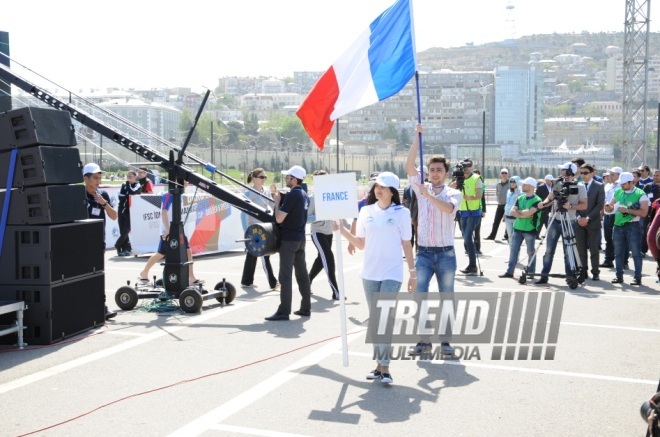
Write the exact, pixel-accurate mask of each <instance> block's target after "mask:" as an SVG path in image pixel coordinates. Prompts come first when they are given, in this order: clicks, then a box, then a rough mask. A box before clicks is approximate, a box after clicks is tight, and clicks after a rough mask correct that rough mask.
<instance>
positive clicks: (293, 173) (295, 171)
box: [286, 165, 307, 179]
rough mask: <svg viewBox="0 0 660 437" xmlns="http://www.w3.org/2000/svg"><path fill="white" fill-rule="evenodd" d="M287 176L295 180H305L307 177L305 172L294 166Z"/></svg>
mask: <svg viewBox="0 0 660 437" xmlns="http://www.w3.org/2000/svg"><path fill="white" fill-rule="evenodd" d="M286 174H287V175H289V176H293V177H294V178H296V179H305V176H307V171H305V169H304V168H302V167H301V166H299V165H294V166H293V167H291V168H290V169H289V171H287V172H286Z"/></svg>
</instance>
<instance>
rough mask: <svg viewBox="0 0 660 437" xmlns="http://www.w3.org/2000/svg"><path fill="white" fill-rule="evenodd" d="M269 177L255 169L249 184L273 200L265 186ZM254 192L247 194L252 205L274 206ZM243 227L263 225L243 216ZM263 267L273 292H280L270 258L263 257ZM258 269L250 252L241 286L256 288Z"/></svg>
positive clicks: (245, 263) (251, 173)
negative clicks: (255, 273)
mask: <svg viewBox="0 0 660 437" xmlns="http://www.w3.org/2000/svg"><path fill="white" fill-rule="evenodd" d="M267 178H268V176H266V171H265V170H264V169H263V168H255V169H254V170H252V171H251V172H250V174H249V175H248V178H247V182H248V184H249V183H250V182H252V187H253V188H254V191H256V192H257V193H261V194H263V195H264V196H266V197H268V198H272V197H271V195H270V190H269V189H267V188H265V187H264V185H265V183H266V179H267ZM254 191H252V190H247V191H246V192H245V197H247V198H248V199H250V200H251V201H252V203H254V204H255V205H259V206H261V207H262V208H270V207H272V205H271V204H270V203H271V202H268V200H266V199H264V198H263V197H262V196H260V195H258V194H257V193H255V192H254ZM242 218H243V226H244V229H247V228H248V226H250V225H253V224H255V223H261V222H260V221H259V220H257V219H256V218H254V217H252V216H248V215H247V214H243V217H242ZM259 258H261V265H262V267H263V268H264V272H265V273H266V277H267V278H268V286H269V287H270V288H271V290H275V291H278V290H279V289H280V284H279V283H278V282H277V278H275V275H274V274H273V267H272V266H271V265H270V257H268V256H261V257H259ZM256 267H257V257H256V256H254V255H251V254H250V252H247V253H246V254H245V262H244V263H243V276H242V277H241V285H242V286H243V287H246V288H254V287H256V285H254V270H255V269H256Z"/></svg>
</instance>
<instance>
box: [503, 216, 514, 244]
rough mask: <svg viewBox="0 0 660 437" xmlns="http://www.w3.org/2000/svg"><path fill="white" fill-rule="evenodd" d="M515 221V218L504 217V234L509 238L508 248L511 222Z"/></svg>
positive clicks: (511, 228)
mask: <svg viewBox="0 0 660 437" xmlns="http://www.w3.org/2000/svg"><path fill="white" fill-rule="evenodd" d="M515 221H516V218H515V217H511V218H509V217H505V218H504V224H505V225H506V234H507V235H508V236H509V246H511V236H512V235H513V222H515Z"/></svg>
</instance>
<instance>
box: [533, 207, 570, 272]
mask: <svg viewBox="0 0 660 437" xmlns="http://www.w3.org/2000/svg"><path fill="white" fill-rule="evenodd" d="M569 223H570V225H569V226H573V234H574V235H575V225H576V223H575V220H570V221H569ZM559 237H561V242H562V246H563V249H564V271H565V272H566V274H568V273H569V272H570V270H571V267H570V265H569V263H568V256H567V254H566V253H567V252H568V250H567V249H566V242H565V241H564V237H563V236H562V235H561V222H560V221H559V217H558V216H557V217H556V218H555V220H553V222H552V226H550V227H549V228H548V231H547V234H546V237H545V241H546V242H547V246H546V249H545V255H543V270H541V276H548V275H549V274H550V270H551V269H552V259H553V258H554V256H555V250H556V249H557V243H558V242H559Z"/></svg>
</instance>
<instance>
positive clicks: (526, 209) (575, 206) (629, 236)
mask: <svg viewBox="0 0 660 437" xmlns="http://www.w3.org/2000/svg"><path fill="white" fill-rule="evenodd" d="M501 179H502V181H501V182H500V183H499V184H498V186H497V188H498V189H497V191H496V196H497V202H498V211H499V206H500V204H501V203H502V202H503V205H504V206H503V210H504V212H503V218H502V219H501V221H503V222H504V223H505V224H506V226H505V227H506V231H505V235H504V240H508V242H509V246H510V259H509V264H508V267H507V269H506V271H505V272H504V273H503V274H501V275H500V277H503V278H513V277H514V268H515V266H516V265H517V263H518V262H519V261H523V260H520V259H519V258H518V254H519V251H520V246H521V244H522V241H523V240H525V242H526V245H527V257H526V258H525V260H524V261H526V262H525V264H526V266H527V268H526V273H527V275H528V276H529V277H532V278H534V276H536V268H535V267H536V266H535V258H536V257H535V249H534V247H535V241H534V240H540V239H541V236H542V235H543V239H544V240H545V241H544V242H545V253H544V255H543V267H542V269H541V271H540V272H539V274H538V278H537V280H536V282H535V284H547V283H548V278H549V275H550V271H551V268H552V261H553V259H554V255H555V250H556V248H557V243H558V242H559V238H560V237H561V239H562V246H563V248H564V264H565V265H564V270H565V273H566V274H572V275H577V276H578V280H579V282H580V283H582V282H584V280H586V279H590V280H592V281H599V280H600V272H601V269H602V268H609V269H614V271H615V277H614V279H613V280H612V283H614V284H621V283H623V282H624V271H625V270H628V269H629V259H630V258H632V259H633V272H632V281H631V282H630V284H631V285H636V286H639V285H642V259H643V258H644V256H646V254H647V253H648V252H649V251H650V252H651V256H652V257H653V258H654V259H655V260H656V261H657V262H658V268H659V270H658V274H660V255H659V254H658V246H657V242H656V234H657V229H658V225H659V224H660V220H654V219H655V217H656V215H658V214H657V210H658V208H659V202H660V200H659V199H660V169H656V170H655V171H653V172H651V169H650V168H649V167H648V166H645V165H643V166H640V167H639V168H638V169H636V170H633V171H631V172H625V171H623V169H622V168H621V167H613V168H611V169H609V170H607V171H605V172H604V173H603V174H602V177H601V176H600V175H599V174H598V171H597V169H596V167H595V166H594V165H593V164H590V163H586V162H585V161H584V160H583V159H581V158H576V159H574V160H573V161H571V162H567V163H564V164H562V165H561V166H560V167H559V173H558V174H557V175H556V176H554V175H551V174H549V175H546V176H545V178H544V179H543V180H541V181H537V180H536V179H534V178H532V177H528V178H526V179H524V180H522V182H521V179H520V177H519V176H512V177H509V174H508V170H507V169H502V171H501ZM504 183H508V185H509V187H508V195H507V196H506V197H504V196H502V195H501V194H500V193H501V190H502V189H503V188H504V186H505V185H504ZM521 183H522V186H521ZM521 191H522V192H521ZM496 214H498V213H496ZM497 218H499V217H496V219H497ZM498 226H499V220H496V222H495V223H494V224H493V230H492V232H491V234H490V235H489V236H488V237H487V238H486V239H489V240H494V239H495V238H496V234H497V230H498ZM543 228H545V229H546V230H545V234H542V230H543ZM567 240H568V241H567ZM603 240H604V241H603ZM573 241H574V243H575V248H576V252H577V256H575V257H574V258H575V260H574V265H569V264H570V262H571V260H572V258H573V255H572V254H569V253H568V252H569V251H571V250H573V249H572V246H570V247H567V243H568V244H571V243H572V242H573ZM536 250H538V249H536ZM601 252H602V256H601Z"/></svg>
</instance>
